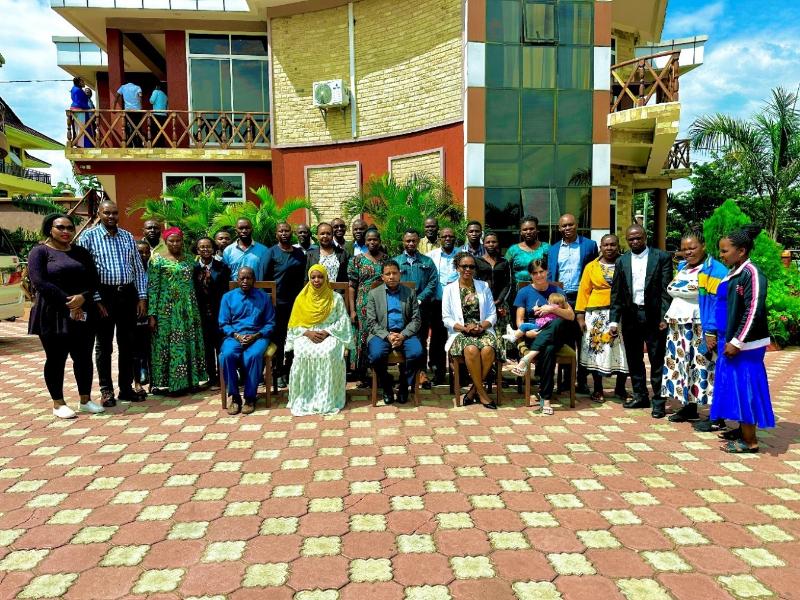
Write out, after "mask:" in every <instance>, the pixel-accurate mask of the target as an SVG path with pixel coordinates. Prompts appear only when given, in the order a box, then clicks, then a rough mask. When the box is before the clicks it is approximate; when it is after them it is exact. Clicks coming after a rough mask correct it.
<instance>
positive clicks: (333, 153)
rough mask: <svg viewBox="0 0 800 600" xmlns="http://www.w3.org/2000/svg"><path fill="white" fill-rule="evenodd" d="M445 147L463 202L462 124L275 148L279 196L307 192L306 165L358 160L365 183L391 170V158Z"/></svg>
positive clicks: (450, 177)
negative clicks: (343, 141) (376, 137)
mask: <svg viewBox="0 0 800 600" xmlns="http://www.w3.org/2000/svg"><path fill="white" fill-rule="evenodd" d="M436 148H444V175H445V179H446V180H447V183H449V184H450V187H451V188H453V193H454V194H455V196H456V198H458V199H459V201H463V199H464V128H463V125H462V124H461V123H456V124H454V125H447V126H444V127H437V128H436V129H431V130H428V131H423V132H420V133H413V134H408V135H403V136H398V137H393V138H384V139H380V140H374V141H367V142H356V143H353V144H337V145H329V146H314V147H310V148H284V149H278V148H273V150H272V162H273V173H274V179H275V190H274V193H275V197H276V198H277V199H278V200H284V199H286V198H292V197H296V196H304V195H305V167H306V166H308V165H328V164H335V163H343V162H354V161H358V162H360V163H361V179H362V180H361V183H362V184H363V183H364V182H365V181H366V180H367V179H368V178H369V177H370V176H371V175H381V174H383V173H386V172H387V171H388V170H389V157H390V156H397V155H402V154H412V153H414V152H422V151H424V150H433V149H436Z"/></svg>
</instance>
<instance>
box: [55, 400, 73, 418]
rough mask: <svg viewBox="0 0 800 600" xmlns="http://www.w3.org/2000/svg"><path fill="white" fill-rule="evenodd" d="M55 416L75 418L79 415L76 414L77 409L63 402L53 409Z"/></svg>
mask: <svg viewBox="0 0 800 600" xmlns="http://www.w3.org/2000/svg"><path fill="white" fill-rule="evenodd" d="M53 416H54V417H58V418H59V419H74V418H75V417H77V416H78V415H76V414H75V411H74V410H72V409H71V408H70V407H69V406H67V405H66V404H62V405H61V406H59V407H58V408H54V409H53Z"/></svg>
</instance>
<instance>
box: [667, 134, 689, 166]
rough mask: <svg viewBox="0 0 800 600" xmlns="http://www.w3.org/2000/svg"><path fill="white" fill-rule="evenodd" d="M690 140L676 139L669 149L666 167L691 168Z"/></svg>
mask: <svg viewBox="0 0 800 600" xmlns="http://www.w3.org/2000/svg"><path fill="white" fill-rule="evenodd" d="M691 167H692V165H691V161H690V156H689V140H676V141H675V143H674V144H673V145H672V148H670V150H669V155H668V156H667V162H666V163H665V164H664V169H666V170H668V171H669V170H672V169H690V168H691Z"/></svg>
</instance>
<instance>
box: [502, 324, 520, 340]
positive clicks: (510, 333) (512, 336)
mask: <svg viewBox="0 0 800 600" xmlns="http://www.w3.org/2000/svg"><path fill="white" fill-rule="evenodd" d="M500 337H502V338H503V339H504V340H506V341H508V342H511V343H512V344H513V343H515V342H516V341H517V332H516V331H515V330H514V329H512V328H511V325H510V324H509V325H506V332H505V333H504V334H503V335H501V336H500Z"/></svg>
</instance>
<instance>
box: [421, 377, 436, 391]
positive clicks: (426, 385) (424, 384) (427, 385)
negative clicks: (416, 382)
mask: <svg viewBox="0 0 800 600" xmlns="http://www.w3.org/2000/svg"><path fill="white" fill-rule="evenodd" d="M419 387H421V388H422V389H423V390H429V389H431V387H433V386H432V384H431V380H430V379H426V380H425V381H423V382H422V383H421V384H420V386H419Z"/></svg>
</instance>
